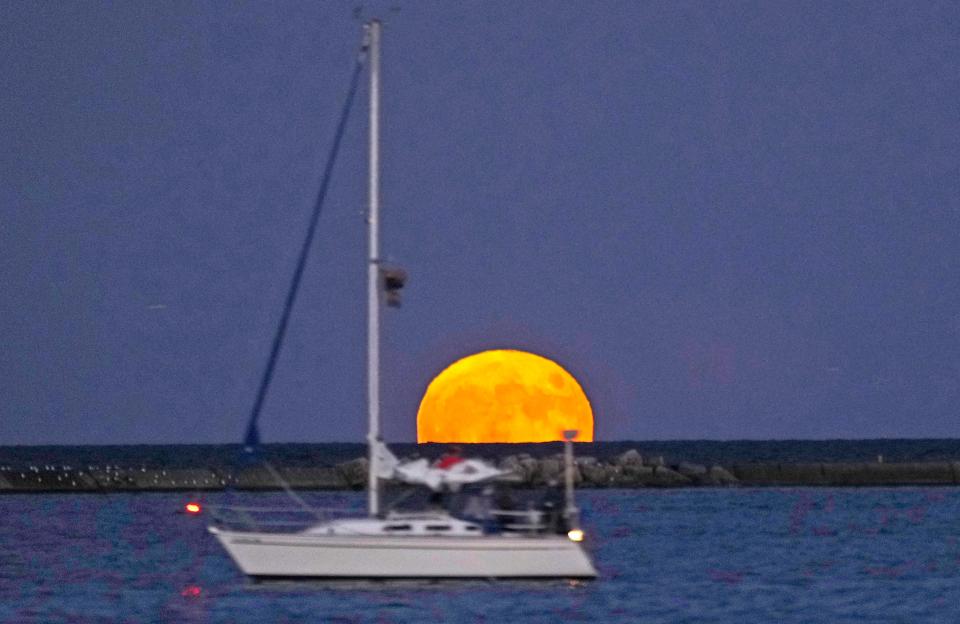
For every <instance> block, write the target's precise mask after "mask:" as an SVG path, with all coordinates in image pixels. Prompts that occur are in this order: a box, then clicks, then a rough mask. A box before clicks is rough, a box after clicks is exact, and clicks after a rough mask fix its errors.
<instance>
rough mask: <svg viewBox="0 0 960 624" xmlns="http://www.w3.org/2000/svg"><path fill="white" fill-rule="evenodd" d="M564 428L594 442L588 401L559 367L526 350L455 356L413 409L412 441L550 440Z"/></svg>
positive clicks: (581, 389)
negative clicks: (415, 420)
mask: <svg viewBox="0 0 960 624" xmlns="http://www.w3.org/2000/svg"><path fill="white" fill-rule="evenodd" d="M565 429H576V430H577V431H578V432H579V433H578V434H577V436H576V438H574V439H575V440H577V441H580V442H592V441H593V410H592V409H591V408H590V401H588V400H587V395H586V394H584V392H583V388H581V387H580V384H579V383H577V380H576V379H574V377H573V375H571V374H570V373H568V372H567V371H566V370H564V369H563V367H562V366H560V365H559V364H557V363H556V362H554V361H552V360H548V359H547V358H545V357H541V356H539V355H534V354H533V353H527V352H526V351H513V350H506V349H498V350H494V351H483V352H481V353H477V354H474V355H470V356H468V357H465V358H463V359H461V360H457V361H456V362H454V363H453V364H451V365H450V366H448V367H447V368H446V369H444V370H443V372H441V373H440V374H439V375H437V376H436V377H435V378H434V380H433V381H431V382H430V385H429V386H427V391H426V393H424V395H423V400H422V401H421V402H420V409H419V410H418V411H417V442H464V443H471V442H551V441H555V440H563V431H564V430H565Z"/></svg>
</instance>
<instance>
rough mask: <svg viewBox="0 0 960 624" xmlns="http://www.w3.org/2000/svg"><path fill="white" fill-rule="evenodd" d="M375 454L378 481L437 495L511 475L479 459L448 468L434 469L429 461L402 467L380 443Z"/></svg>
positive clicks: (415, 462) (419, 461)
mask: <svg viewBox="0 0 960 624" xmlns="http://www.w3.org/2000/svg"><path fill="white" fill-rule="evenodd" d="M376 452H377V466H378V470H377V476H378V477H380V478H381V479H396V480H398V481H403V482H404V483H412V484H416V485H425V486H427V487H429V488H430V489H431V490H434V491H440V490H442V489H444V488H446V489H450V490H457V489H459V488H460V486H461V485H464V484H467V483H477V482H479V481H486V480H487V479H493V478H494V477H499V476H501V475H505V474H508V472H507V471H505V470H500V469H499V468H496V467H495V466H493V465H491V464H488V463H487V462H485V461H482V460H479V459H464V460H462V461H459V462H457V463H455V464H453V465H452V466H450V467H449V468H438V467H436V466H431V465H430V463H429V462H427V460H426V459H416V460H414V461H408V462H403V463H400V461H399V460H398V459H397V458H396V456H395V455H394V454H393V453H391V452H390V449H388V448H387V445H386V444H384V443H383V442H378V443H377V450H376Z"/></svg>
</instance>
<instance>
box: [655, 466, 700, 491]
mask: <svg viewBox="0 0 960 624" xmlns="http://www.w3.org/2000/svg"><path fill="white" fill-rule="evenodd" d="M691 483H692V480H691V479H690V477H687V476H684V475H682V474H680V473H679V472H677V471H675V470H671V469H669V468H667V467H666V466H656V467H654V468H653V478H652V480H651V481H650V485H653V486H655V487H678V486H683V485H690V484H691Z"/></svg>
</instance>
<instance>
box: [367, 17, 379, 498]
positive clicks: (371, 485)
mask: <svg viewBox="0 0 960 624" xmlns="http://www.w3.org/2000/svg"><path fill="white" fill-rule="evenodd" d="M367 37H368V48H369V51H368V54H369V61H370V186H369V189H368V200H369V208H368V212H367V231H368V233H369V248H370V251H369V258H368V264H367V417H368V423H367V449H368V452H369V454H370V472H369V475H368V484H367V496H368V501H367V509H368V512H369V514H370V516H376V515H378V514H379V513H380V480H379V478H378V476H377V474H378V472H379V470H378V469H379V466H378V463H379V462H378V461H377V457H378V455H379V453H378V449H377V446H378V443H379V441H380V221H379V219H380V21H379V20H371V21H370V23H369V24H368V26H367Z"/></svg>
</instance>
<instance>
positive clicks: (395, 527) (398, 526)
mask: <svg viewBox="0 0 960 624" xmlns="http://www.w3.org/2000/svg"><path fill="white" fill-rule="evenodd" d="M383 530H384V531H409V530H410V525H409V524H388V525H387V526H385V527H383Z"/></svg>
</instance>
